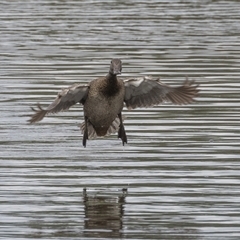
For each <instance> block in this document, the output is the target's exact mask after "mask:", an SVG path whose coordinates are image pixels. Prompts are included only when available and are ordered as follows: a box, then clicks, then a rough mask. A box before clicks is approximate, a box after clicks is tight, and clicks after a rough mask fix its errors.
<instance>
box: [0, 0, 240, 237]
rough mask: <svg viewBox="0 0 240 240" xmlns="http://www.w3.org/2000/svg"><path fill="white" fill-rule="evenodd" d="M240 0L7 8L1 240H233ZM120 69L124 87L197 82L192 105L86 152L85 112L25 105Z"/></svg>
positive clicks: (237, 226) (238, 225) (239, 196)
mask: <svg viewBox="0 0 240 240" xmlns="http://www.w3.org/2000/svg"><path fill="white" fill-rule="evenodd" d="M239 7H240V6H239V2H238V1H210V0H206V1H200V0H199V1H197V0H195V1H180V0H174V1H156V0H151V1H97V0H93V1H74V0H72V1H60V0H59V1H58V0H57V1H30V0H29V1H19V0H16V1H2V2H1V10H2V11H1V13H0V18H1V21H0V31H1V35H0V39H1V44H0V49H1V51H0V55H1V58H0V62H1V71H0V74H1V75H0V81H1V92H0V108H1V120H0V121H1V122H0V123H1V124H0V133H1V140H0V148H1V151H0V177H1V185H0V213H1V218H0V238H1V239H31V238H37V239H60V238H61V239H90V238H91V239H95V238H102V239H104V238H124V239H239V237H240V191H239V189H240V171H239V170H240V163H239V155H240V151H239V147H240V143H239V140H240V130H239V117H240V114H239V107H240V103H239V90H240V83H239V75H240V74H239V68H240V61H239V59H240V38H239V33H240V17H239ZM113 57H118V58H121V59H122V61H123V76H122V77H128V76H141V75H154V76H160V77H161V78H162V80H163V82H165V83H168V84H171V85H180V84H181V83H182V81H184V78H185V76H186V75H188V76H189V78H191V79H192V78H194V79H195V80H196V81H197V83H199V84H200V88H201V92H200V96H199V97H198V99H197V100H198V101H197V102H196V103H194V104H191V105H188V106H182V107H181V106H173V105H169V104H165V105H162V106H158V107H154V108H150V109H137V110H134V111H124V115H125V116H126V119H125V128H126V131H127V134H128V139H129V143H128V145H127V146H125V147H123V146H121V141H120V140H118V139H117V138H116V136H110V137H108V138H104V139H98V140H94V141H89V142H88V146H87V148H86V149H85V148H83V147H82V136H81V133H80V131H79V127H78V124H79V123H81V122H82V121H83V113H82V111H81V106H79V105H77V106H76V107H73V108H72V109H71V110H70V111H69V112H64V113H60V114H58V115H56V116H49V117H47V118H45V119H44V120H43V121H42V122H41V123H39V124H35V125H29V124H27V119H28V118H29V115H30V114H31V110H30V106H33V105H34V104H36V103H37V102H41V103H42V104H43V105H44V106H47V105H48V104H49V103H51V101H52V100H53V98H55V96H56V93H57V92H58V91H59V90H60V89H61V88H62V87H66V86H69V85H71V84H73V83H75V82H82V83H86V82H89V81H90V80H92V79H93V78H95V77H98V76H103V75H105V74H106V73H107V71H108V66H109V62H110V59H111V58H113Z"/></svg>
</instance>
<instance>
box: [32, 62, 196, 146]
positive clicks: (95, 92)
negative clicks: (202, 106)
mask: <svg viewBox="0 0 240 240" xmlns="http://www.w3.org/2000/svg"><path fill="white" fill-rule="evenodd" d="M121 73H122V61H121V60H120V59H117V58H115V59H112V60H111V63H110V68H109V72H108V73H107V75H106V76H103V77H99V78H97V79H94V80H92V81H91V82H89V83H88V84H79V83H75V84H73V85H71V86H69V87H67V88H64V89H62V90H61V91H60V92H59V93H58V95H57V97H56V98H55V100H54V101H53V102H52V103H51V104H50V105H49V106H48V107H47V108H46V109H43V108H42V106H41V105H40V104H39V103H38V104H37V108H33V107H31V109H32V110H33V111H34V114H33V115H32V116H31V118H30V119H29V120H28V121H29V123H30V124H32V123H36V122H39V121H41V120H42V119H43V118H44V117H45V116H46V115H48V114H55V113H58V112H61V111H65V110H68V109H69V108H70V107H72V106H73V105H75V104H77V103H80V104H82V105H83V112H84V121H83V123H82V124H81V125H80V129H81V131H82V133H83V139H82V145H83V146H84V147H86V145H87V140H88V139H95V138H97V137H104V136H108V135H110V134H114V133H116V132H118V138H120V139H121V140H122V144H123V145H124V144H126V143H127V135H126V131H125V127H124V124H123V116H122V111H123V107H124V106H126V108H127V109H129V110H132V109H135V108H148V107H153V106H155V105H159V104H162V103H164V102H171V103H173V104H176V105H184V104H190V103H192V102H193V101H195V97H197V95H198V92H199V87H198V86H199V85H198V84H196V83H195V81H193V80H192V81H189V80H188V78H186V80H185V82H184V83H183V84H182V85H181V86H179V87H171V86H169V85H167V84H164V83H163V82H162V81H160V78H159V77H157V78H156V77H152V76H143V77H137V78H134V77H131V78H126V79H121V78H118V75H120V74H121Z"/></svg>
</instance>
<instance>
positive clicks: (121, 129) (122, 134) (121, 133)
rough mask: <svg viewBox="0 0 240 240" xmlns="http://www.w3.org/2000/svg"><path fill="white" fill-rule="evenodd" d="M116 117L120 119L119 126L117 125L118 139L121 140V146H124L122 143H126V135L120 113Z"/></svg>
mask: <svg viewBox="0 0 240 240" xmlns="http://www.w3.org/2000/svg"><path fill="white" fill-rule="evenodd" d="M118 117H119V119H120V125H119V130H118V138H121V139H122V144H123V146H124V143H127V135H126V132H125V129H124V125H123V120H122V113H119V114H118Z"/></svg>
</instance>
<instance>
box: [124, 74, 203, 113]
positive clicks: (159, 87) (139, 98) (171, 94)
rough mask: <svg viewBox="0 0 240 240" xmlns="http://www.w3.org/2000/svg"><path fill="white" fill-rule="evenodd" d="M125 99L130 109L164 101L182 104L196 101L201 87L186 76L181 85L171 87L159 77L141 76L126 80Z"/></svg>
mask: <svg viewBox="0 0 240 240" xmlns="http://www.w3.org/2000/svg"><path fill="white" fill-rule="evenodd" d="M124 85H125V97H124V101H125V103H126V106H127V108H128V109H134V108H137V107H151V106H154V105H158V104H161V103H162V102H172V103H174V104H178V105H182V104H188V103H191V102H193V101H194V97H196V96H197V94H198V92H199V89H198V85H196V84H194V81H189V80H188V78H186V81H185V82H184V84H183V85H182V86H180V87H171V86H168V85H167V84H164V83H162V82H161V81H160V79H159V78H152V77H140V78H129V79H125V80H124Z"/></svg>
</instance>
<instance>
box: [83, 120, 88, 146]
mask: <svg viewBox="0 0 240 240" xmlns="http://www.w3.org/2000/svg"><path fill="white" fill-rule="evenodd" d="M87 139H88V118H87V117H86V116H85V129H84V133H83V146H84V147H86V146H87Z"/></svg>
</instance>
